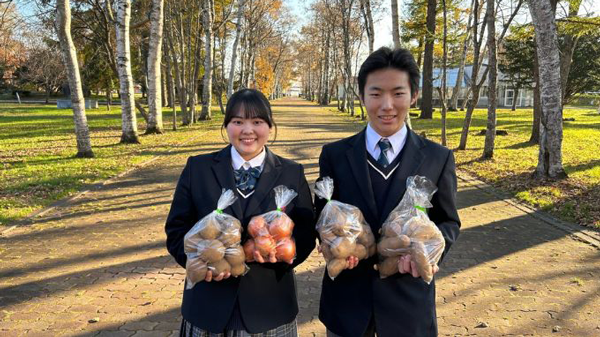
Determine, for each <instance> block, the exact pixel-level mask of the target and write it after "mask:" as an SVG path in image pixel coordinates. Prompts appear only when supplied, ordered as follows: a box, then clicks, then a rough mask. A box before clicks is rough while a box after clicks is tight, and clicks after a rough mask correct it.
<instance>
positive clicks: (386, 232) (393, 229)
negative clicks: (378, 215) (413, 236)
mask: <svg viewBox="0 0 600 337" xmlns="http://www.w3.org/2000/svg"><path fill="white" fill-rule="evenodd" d="M382 234H383V236H386V237H390V238H391V237H395V236H398V235H400V234H402V225H400V224H398V223H395V222H388V223H386V224H384V226H383V233H382Z"/></svg>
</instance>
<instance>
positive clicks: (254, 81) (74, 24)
mask: <svg viewBox="0 0 600 337" xmlns="http://www.w3.org/2000/svg"><path fill="white" fill-rule="evenodd" d="M38 4H39V5H40V6H42V8H43V9H45V11H42V12H41V13H42V14H44V15H42V17H43V20H42V22H41V25H42V26H44V25H45V26H46V27H50V28H52V29H54V31H55V32H56V36H58V41H53V40H52V38H51V37H52V36H53V34H47V38H45V39H43V40H44V44H43V47H40V48H39V51H38V50H35V49H34V48H30V50H28V52H27V53H26V54H27V56H28V57H27V58H26V59H25V60H22V61H21V62H20V65H19V67H18V69H20V71H15V72H14V75H16V77H18V79H19V80H20V81H21V82H27V83H33V84H35V85H36V86H37V87H42V88H45V89H46V91H47V93H48V94H49V93H50V92H53V91H56V90H59V88H60V87H61V86H62V85H63V84H64V82H61V81H64V79H65V78H66V79H68V86H69V87H70V89H71V90H70V92H71V100H72V103H73V112H74V115H75V124H76V134H77V139H78V141H77V144H78V154H77V156H80V157H90V156H93V151H92V148H91V142H90V140H89V130H88V127H87V122H86V117H85V108H84V89H86V90H87V91H96V92H100V91H104V92H106V94H107V102H108V104H111V103H112V92H113V91H114V90H115V88H118V93H119V97H120V104H121V115H122V116H121V117H122V118H121V120H122V136H121V142H122V143H137V142H139V136H138V130H137V120H136V109H137V110H138V111H139V113H140V114H141V115H142V117H143V118H144V119H145V120H146V124H147V127H146V133H162V132H163V130H164V126H163V120H162V108H163V107H166V106H168V107H170V108H171V109H173V128H174V129H175V128H176V127H177V114H176V113H175V112H176V105H179V110H180V111H181V115H180V116H181V122H182V124H183V125H190V124H193V123H195V122H196V121H198V120H204V119H210V118H211V117H212V116H211V104H212V102H213V99H214V100H216V101H217V102H218V104H219V106H220V108H221V110H223V100H224V98H226V97H228V96H229V95H231V94H232V92H233V91H234V89H238V88H241V87H256V88H258V89H260V90H261V91H263V92H264V93H265V94H267V95H268V96H270V97H271V98H275V97H278V96H280V95H281V94H282V93H283V92H284V90H286V89H287V87H288V86H289V84H290V82H291V79H292V78H293V77H294V76H295V74H294V72H293V71H292V67H291V66H290V65H291V63H292V62H293V59H292V58H291V55H292V54H293V53H292V40H293V38H292V36H291V35H290V33H289V32H290V30H291V25H293V24H294V22H293V18H292V17H291V16H290V15H289V12H288V10H287V9H286V8H285V7H284V6H283V5H282V1H281V0H181V1H175V0H135V1H131V0H57V1H56V2H54V1H48V0H40V1H39V2H38ZM43 53H45V54H44V55H43V58H39V56H40V55H42V54H43ZM58 55H60V56H62V57H61V59H59V58H58V57H57V56H58ZM50 60H52V61H56V62H59V63H60V64H63V65H64V66H58V67H48V65H49V64H50V63H51V61H50ZM17 63H18V62H17ZM38 65H40V66H41V67H38ZM37 68H40V71H36V69H37ZM46 68H53V69H56V70H57V71H62V73H60V74H58V73H55V74H52V75H51V76H49V75H50V72H49V71H47V69H46ZM40 72H43V73H44V74H39V73H40ZM46 78H47V80H48V81H47V83H45V82H44V81H45V80H46ZM50 80H51V81H52V82H51V83H50ZM134 84H139V85H141V87H142V91H143V92H144V94H145V95H146V96H147V103H148V111H146V108H145V107H144V105H143V104H142V103H143V102H142V101H140V100H139V99H136V98H135V96H134V90H133V88H134Z"/></svg>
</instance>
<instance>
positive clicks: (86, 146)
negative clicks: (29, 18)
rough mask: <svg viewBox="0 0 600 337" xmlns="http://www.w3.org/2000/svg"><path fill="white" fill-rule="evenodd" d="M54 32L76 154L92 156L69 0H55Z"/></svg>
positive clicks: (77, 155) (84, 156) (80, 156)
mask: <svg viewBox="0 0 600 337" xmlns="http://www.w3.org/2000/svg"><path fill="white" fill-rule="evenodd" d="M56 7H57V8H56V9H57V11H56V33H57V35H58V39H59V42H60V50H61V52H62V56H63V61H64V64H65V68H66V69H67V76H68V78H69V88H70V91H71V106H72V107H73V120H74V122H75V138H76V141H77V154H76V157H79V158H92V157H94V152H93V151H92V142H91V141H90V131H89V128H88V124H87V118H86V116H85V100H84V98H83V89H82V88H81V77H80V75H79V64H78V62H77V51H76V50H75V45H74V44H73V39H72V38H71V4H70V2H69V0H58V1H57V2H56Z"/></svg>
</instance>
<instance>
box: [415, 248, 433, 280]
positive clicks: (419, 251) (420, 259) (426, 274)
mask: <svg viewBox="0 0 600 337" xmlns="http://www.w3.org/2000/svg"><path fill="white" fill-rule="evenodd" d="M412 259H413V261H415V264H416V266H417V271H418V272H419V275H421V278H423V281H425V282H427V283H430V282H431V280H433V267H432V266H431V264H430V263H429V259H427V251H426V250H425V245H424V244H423V243H421V242H413V245H412Z"/></svg>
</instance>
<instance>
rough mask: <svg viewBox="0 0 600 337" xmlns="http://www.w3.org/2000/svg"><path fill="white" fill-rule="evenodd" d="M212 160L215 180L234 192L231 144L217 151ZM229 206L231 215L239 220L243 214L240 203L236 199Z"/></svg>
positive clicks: (222, 186)
mask: <svg viewBox="0 0 600 337" xmlns="http://www.w3.org/2000/svg"><path fill="white" fill-rule="evenodd" d="M214 161H215V162H214V164H213V165H212V171H213V173H214V174H215V176H216V177H217V181H218V182H219V185H221V188H223V189H228V190H232V191H234V192H235V178H234V177H233V167H232V166H231V145H229V146H227V147H226V148H224V149H223V150H221V151H219V153H217V155H216V156H215V157H214ZM220 194H221V192H219V195H220ZM215 206H216V205H215ZM230 207H231V210H232V211H233V215H234V216H235V217H236V218H237V219H240V220H241V219H242V216H243V215H244V214H243V212H242V206H240V203H239V202H238V201H237V200H236V202H234V203H233V205H231V206H230Z"/></svg>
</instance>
